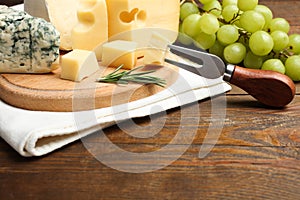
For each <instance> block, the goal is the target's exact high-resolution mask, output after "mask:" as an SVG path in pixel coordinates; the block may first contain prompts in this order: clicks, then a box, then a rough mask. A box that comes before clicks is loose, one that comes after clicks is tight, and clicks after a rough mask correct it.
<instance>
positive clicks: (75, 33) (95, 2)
mask: <svg viewBox="0 0 300 200" xmlns="http://www.w3.org/2000/svg"><path fill="white" fill-rule="evenodd" d="M77 17H78V23H77V25H76V26H75V27H74V28H73V30H72V48H74V49H84V50H95V49H96V47H97V46H99V45H100V44H102V43H104V42H107V39H108V19H107V8H106V2H105V0H80V2H79V8H78V11H77ZM98 54H101V53H100V52H99V53H98ZM97 57H100V55H97Z"/></svg>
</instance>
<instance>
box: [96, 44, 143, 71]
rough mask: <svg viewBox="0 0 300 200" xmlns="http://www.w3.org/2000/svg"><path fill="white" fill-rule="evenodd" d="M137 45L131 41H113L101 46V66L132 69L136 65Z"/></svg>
mask: <svg viewBox="0 0 300 200" xmlns="http://www.w3.org/2000/svg"><path fill="white" fill-rule="evenodd" d="M137 46H138V44H137V43H136V42H132V41H125V40H115V41H112V42H108V43H105V44H104V45H103V46H102V65H104V66H111V67H119V66H121V65H123V68H124V69H132V68H134V66H135V64H136V54H135V51H136V49H137Z"/></svg>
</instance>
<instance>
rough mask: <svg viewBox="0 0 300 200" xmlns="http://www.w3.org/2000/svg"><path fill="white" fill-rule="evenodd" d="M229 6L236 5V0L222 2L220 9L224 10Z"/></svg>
mask: <svg viewBox="0 0 300 200" xmlns="http://www.w3.org/2000/svg"><path fill="white" fill-rule="evenodd" d="M229 5H237V0H223V1H222V7H223V8H225V7H226V6H229Z"/></svg>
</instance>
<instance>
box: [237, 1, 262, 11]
mask: <svg viewBox="0 0 300 200" xmlns="http://www.w3.org/2000/svg"><path fill="white" fill-rule="evenodd" d="M257 4H258V0H238V1H237V6H238V7H239V9H240V10H242V11H247V10H253V9H254V8H255V7H256V6H257Z"/></svg>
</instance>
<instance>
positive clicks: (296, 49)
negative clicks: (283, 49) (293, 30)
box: [288, 34, 300, 54]
mask: <svg viewBox="0 0 300 200" xmlns="http://www.w3.org/2000/svg"><path fill="white" fill-rule="evenodd" d="M288 46H289V47H290V49H291V51H292V52H293V53H294V54H300V34H292V35H290V36H289V44H288Z"/></svg>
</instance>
